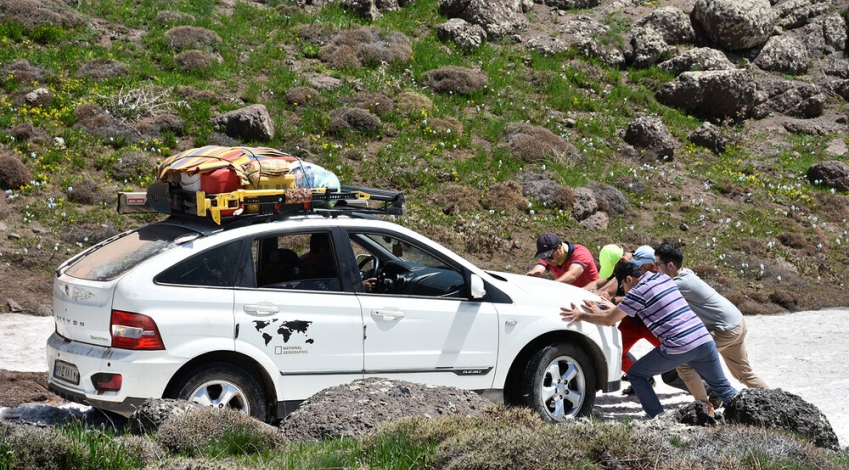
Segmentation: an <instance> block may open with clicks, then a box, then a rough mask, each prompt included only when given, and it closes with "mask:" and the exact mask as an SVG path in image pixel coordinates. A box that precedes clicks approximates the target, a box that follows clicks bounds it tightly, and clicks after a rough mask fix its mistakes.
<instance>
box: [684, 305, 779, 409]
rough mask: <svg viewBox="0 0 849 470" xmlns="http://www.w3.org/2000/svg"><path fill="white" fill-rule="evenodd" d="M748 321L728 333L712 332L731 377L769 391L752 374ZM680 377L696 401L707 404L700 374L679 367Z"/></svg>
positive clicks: (717, 348) (748, 385)
mask: <svg viewBox="0 0 849 470" xmlns="http://www.w3.org/2000/svg"><path fill="white" fill-rule="evenodd" d="M747 331H748V330H746V319H745V318H744V319H743V321H741V322H740V324H739V325H737V326H735V327H734V328H731V329H730V330H728V331H720V330H714V331H711V332H710V335H711V336H713V340H714V342H716V350H717V351H718V352H719V355H720V356H722V358H723V359H724V360H725V365H727V366H728V370H729V371H730V372H731V375H732V376H733V377H734V378H735V379H737V380H738V381H740V383H742V384H743V385H745V386H747V387H749V388H763V389H767V388H769V386H768V385H767V384H766V382H764V381H763V380H761V378H760V377H758V376H757V375H755V373H754V372H752V366H751V365H749V354H748V353H746V343H745V340H746V332H747ZM677 370H678V375H679V376H681V379H682V380H683V381H684V383H685V384H686V385H687V389H688V390H690V393H692V394H693V397H694V398H695V399H696V400H699V401H703V402H707V401H708V396H707V392H706V391H705V386H704V384H703V383H702V379H701V377H699V374H697V373H696V371H695V370H693V368H692V367H690V366H689V365H687V364H684V365H682V366H679V367H678V369H677Z"/></svg>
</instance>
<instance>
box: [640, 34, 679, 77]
mask: <svg viewBox="0 0 849 470" xmlns="http://www.w3.org/2000/svg"><path fill="white" fill-rule="evenodd" d="M631 47H632V49H633V57H632V65H633V66H634V67H640V68H642V67H649V66H651V65H654V64H656V63H657V62H658V61H660V59H661V57H663V55H664V54H665V53H666V52H668V51H670V50H672V49H673V48H672V46H670V45H669V44H667V43H666V41H665V40H664V39H663V35H662V34H661V33H659V32H657V31H656V30H655V29H654V28H638V29H637V30H636V31H634V35H633V36H631Z"/></svg>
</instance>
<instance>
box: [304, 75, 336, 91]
mask: <svg viewBox="0 0 849 470" xmlns="http://www.w3.org/2000/svg"><path fill="white" fill-rule="evenodd" d="M310 84H311V85H312V86H314V87H316V88H318V89H321V90H336V89H338V88H342V85H344V83H342V80H339V79H338V78H336V77H330V76H328V75H322V76H320V77H312V78H310Z"/></svg>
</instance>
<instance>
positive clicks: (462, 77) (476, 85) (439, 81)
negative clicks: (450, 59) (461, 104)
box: [422, 65, 489, 95]
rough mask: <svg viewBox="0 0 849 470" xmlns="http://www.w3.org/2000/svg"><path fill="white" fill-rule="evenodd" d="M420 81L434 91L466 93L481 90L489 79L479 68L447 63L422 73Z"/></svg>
mask: <svg viewBox="0 0 849 470" xmlns="http://www.w3.org/2000/svg"><path fill="white" fill-rule="evenodd" d="M422 81H423V82H424V84H425V85H426V86H428V87H429V88H430V89H431V90H433V92H434V93H457V94H460V95H468V94H470V93H474V92H476V91H481V90H483V89H484V87H486V84H487V82H488V81H489V79H488V78H487V76H486V75H485V74H484V73H483V72H481V71H480V70H473V69H469V68H466V67H458V66H455V65H449V66H446V67H440V68H438V69H434V70H428V71H427V72H425V73H423V74H422Z"/></svg>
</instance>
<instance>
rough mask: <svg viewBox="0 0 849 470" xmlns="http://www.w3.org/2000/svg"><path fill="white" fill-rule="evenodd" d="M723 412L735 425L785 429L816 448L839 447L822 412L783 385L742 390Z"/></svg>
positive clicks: (834, 448) (727, 419) (835, 448)
mask: <svg viewBox="0 0 849 470" xmlns="http://www.w3.org/2000/svg"><path fill="white" fill-rule="evenodd" d="M723 415H724V417H725V420H726V421H727V422H729V423H732V424H744V425H749V426H755V427H759V428H764V427H765V428H774V429H782V430H785V431H787V432H790V433H792V434H794V435H797V436H802V437H803V438H805V439H807V440H808V441H810V442H811V443H813V444H814V445H816V446H817V447H823V448H827V449H832V450H839V449H840V446H839V445H838V441H837V435H836V434H835V433H834V429H833V428H832V427H831V424H830V423H829V422H828V418H826V416H825V415H824V414H823V413H822V411H820V410H819V408H817V407H816V406H814V405H812V404H810V403H808V402H806V401H805V400H803V399H802V398H801V397H799V396H798V395H794V394H792V393H788V392H785V391H783V390H781V389H780V388H778V389H770V390H762V389H758V388H746V389H743V390H741V391H740V392H739V393H738V394H737V395H734V396H733V397H732V398H731V401H730V402H729V403H728V405H727V406H726V407H725V411H724V412H723Z"/></svg>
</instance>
